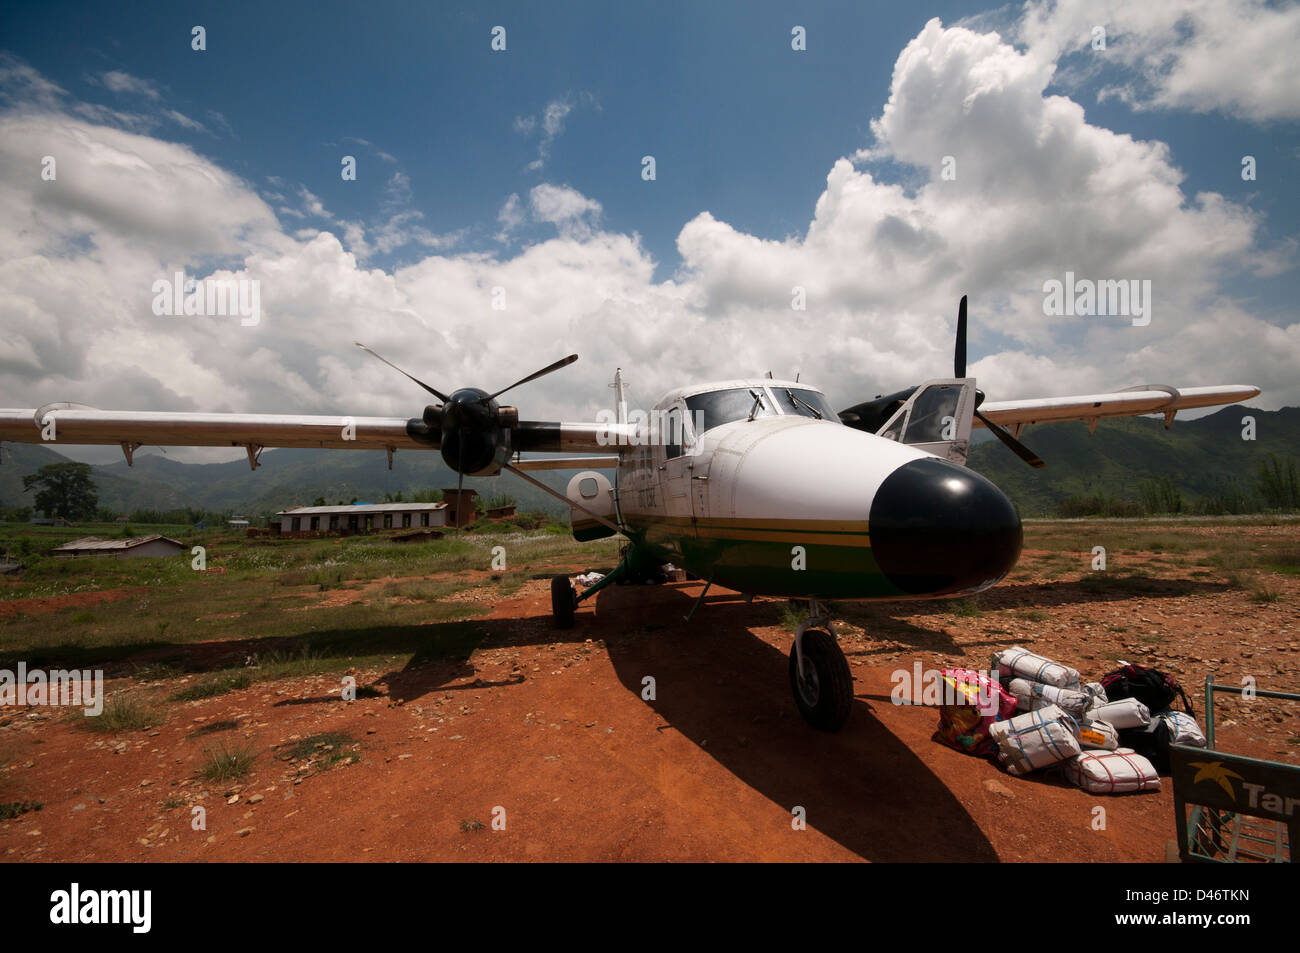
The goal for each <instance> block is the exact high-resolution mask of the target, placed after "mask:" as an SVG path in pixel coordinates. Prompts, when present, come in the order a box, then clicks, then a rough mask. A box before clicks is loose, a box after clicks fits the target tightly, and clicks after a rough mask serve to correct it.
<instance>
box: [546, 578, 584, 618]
mask: <svg viewBox="0 0 1300 953" xmlns="http://www.w3.org/2000/svg"><path fill="white" fill-rule="evenodd" d="M577 608H578V593H577V590H575V589H574V588H573V583H572V582H571V581H570V580H569V577H568V576H552V577H551V615H552V616H554V617H555V627H556V628H557V629H572V628H573V613H574V610H576V609H577Z"/></svg>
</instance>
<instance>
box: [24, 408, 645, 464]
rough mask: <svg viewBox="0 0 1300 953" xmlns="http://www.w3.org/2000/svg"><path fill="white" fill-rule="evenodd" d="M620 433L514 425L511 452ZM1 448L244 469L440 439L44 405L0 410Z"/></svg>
mask: <svg viewBox="0 0 1300 953" xmlns="http://www.w3.org/2000/svg"><path fill="white" fill-rule="evenodd" d="M620 429H625V428H620V427H619V426H618V425H611V424H597V423H559V422H554V423H551V422H543V421H520V422H519V423H518V424H517V425H516V426H515V427H513V428H512V429H511V435H512V444H513V446H514V448H515V449H516V450H521V451H531V452H543V453H546V452H550V453H555V452H560V453H602V452H603V453H609V452H611V451H613V452H615V453H621V452H623V451H624V450H626V449H628V448H629V447H630V446H631V442H630V440H628V439H620V437H626V436H627V435H623V434H619V433H615V432H614V431H618V430H620ZM0 440H9V441H12V442H15V443H43V444H46V445H47V446H59V445H64V446H82V445H88V444H110V445H111V444H120V445H121V446H122V449H123V451H124V452H125V453H126V456H127V462H128V463H129V462H130V461H131V455H132V453H134V451H135V450H136V449H138V448H139V447H142V446H164V447H244V448H245V449H247V450H248V453H249V459H250V461H254V460H256V456H257V454H259V453H260V452H261V451H262V450H263V449H265V448H268V447H299V448H308V449H314V450H387V451H389V452H390V453H391V452H392V451H395V450H436V449H438V446H439V434H438V433H437V431H432V432H431V431H430V430H429V428H428V427H427V426H426V425H425V423H424V421H423V420H421V419H420V418H418V417H414V418H410V419H408V418H405V417H339V416H312V415H301V414H190V413H163V412H152V411H145V412H138V411H118V410H96V409H95V408H92V407H85V406H82V405H79V404H66V403H65V404H46V405H45V406H43V407H39V408H36V409H35V410H13V409H8V410H6V409H0Z"/></svg>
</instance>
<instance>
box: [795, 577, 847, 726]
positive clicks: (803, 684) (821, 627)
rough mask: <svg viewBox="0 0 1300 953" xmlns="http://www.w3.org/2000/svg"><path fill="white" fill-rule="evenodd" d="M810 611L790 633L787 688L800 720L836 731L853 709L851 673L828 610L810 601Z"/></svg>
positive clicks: (814, 600) (814, 601) (815, 601)
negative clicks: (792, 697)
mask: <svg viewBox="0 0 1300 953" xmlns="http://www.w3.org/2000/svg"><path fill="white" fill-rule="evenodd" d="M810 606H811V610H812V611H811V614H810V615H809V616H808V618H807V619H805V620H804V621H803V622H801V623H799V628H798V630H796V632H795V634H794V645H793V647H791V649H790V688H791V690H793V692H794V703H795V705H796V706H798V708H799V714H801V715H803V717H804V720H805V721H807V722H808V724H810V725H812V726H813V727H814V728H817V729H819V730H821V731H839V730H840V729H841V728H843V727H844V723H845V722H846V721H848V719H849V712H850V711H852V710H853V673H852V672H850V671H849V662H848V659H846V658H845V657H844V653H843V652H842V651H841V650H840V646H839V643H838V642H836V641H835V626H834V624H833V623H832V622H831V617H830V613H829V612H826V611H825V610H824V609H823V608H822V607H821V606H819V605H818V604H817V600H816V599H813V600H811V601H810Z"/></svg>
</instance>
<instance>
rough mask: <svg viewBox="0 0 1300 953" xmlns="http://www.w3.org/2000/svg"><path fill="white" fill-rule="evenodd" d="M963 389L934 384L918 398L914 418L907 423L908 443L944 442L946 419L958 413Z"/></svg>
mask: <svg viewBox="0 0 1300 953" xmlns="http://www.w3.org/2000/svg"><path fill="white" fill-rule="evenodd" d="M960 396H961V388H960V387H957V386H954V385H951V384H934V385H932V386H930V387H927V388H926V389H925V390H924V391H922V392H921V393H920V394H918V395H917V396H916V398H915V399H914V402H913V404H912V416H911V418H910V419H909V420H908V422H907V435H906V436H905V437H904V438H903V439H904V440H905V441H906V442H907V443H935V442H938V441H941V440H943V422H944V418H945V417H948V418H951V417H953V416H955V415H956V413H957V398H959V397H960Z"/></svg>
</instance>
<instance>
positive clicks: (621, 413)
mask: <svg viewBox="0 0 1300 953" xmlns="http://www.w3.org/2000/svg"><path fill="white" fill-rule="evenodd" d="M609 386H610V387H612V388H614V420H615V421H616V422H617V423H620V424H625V423H627V396H626V393H625V390H624V381H623V368H621V367H616V368H614V383H612V384H610V385H609Z"/></svg>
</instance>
